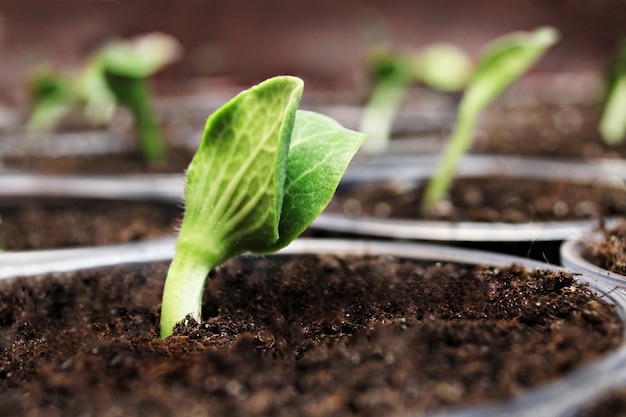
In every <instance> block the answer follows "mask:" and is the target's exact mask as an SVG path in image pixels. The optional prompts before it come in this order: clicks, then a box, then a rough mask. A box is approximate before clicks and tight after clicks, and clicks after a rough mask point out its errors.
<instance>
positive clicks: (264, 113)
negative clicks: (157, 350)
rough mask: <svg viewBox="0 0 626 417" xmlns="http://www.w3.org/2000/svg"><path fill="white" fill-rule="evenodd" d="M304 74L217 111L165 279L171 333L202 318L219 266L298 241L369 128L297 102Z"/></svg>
mask: <svg viewBox="0 0 626 417" xmlns="http://www.w3.org/2000/svg"><path fill="white" fill-rule="evenodd" d="M302 90H303V82H302V80H300V79H298V78H295V77H288V76H281V77H275V78H271V79H269V80H267V81H265V82H263V83H261V84H259V85H257V86H255V87H252V88H251V89H249V90H246V91H243V92H242V93H240V94H239V95H237V96H236V97H235V98H234V99H232V100H231V101H230V102H228V103H227V104H225V105H224V106H223V107H221V108H220V109H218V110H217V111H216V112H215V113H213V115H211V116H210V117H209V119H208V120H207V123H206V127H205V130H204V134H203V138H202V142H201V144H200V147H199V148H198V151H197V152H196V154H195V156H194V158H193V160H192V161H191V164H190V165H189V168H188V170H187V176H186V185H185V213H184V217H183V221H182V224H181V227H180V232H179V235H178V241H177V246H176V252H175V255H174V258H173V260H172V263H171V265H170V268H169V271H168V273H167V278H166V281H165V289H164V292H163V304H162V309H161V336H162V337H167V336H169V335H171V334H172V330H173V328H174V326H175V324H176V323H178V322H181V321H184V320H185V318H186V317H187V316H191V317H193V318H194V319H196V320H198V321H199V320H200V319H201V317H200V312H201V304H202V293H203V288H204V284H205V281H206V279H207V276H208V274H209V271H210V270H211V269H213V268H214V267H216V266H218V265H220V264H222V263H223V262H225V261H226V260H227V259H229V258H231V257H233V256H236V255H238V254H241V253H243V252H253V253H269V252H273V251H276V250H278V249H280V248H282V247H284V246H286V245H287V244H289V243H290V242H291V241H292V240H293V239H295V238H296V237H297V236H298V235H299V234H300V233H302V232H303V231H304V229H305V228H306V227H307V226H308V225H309V224H310V223H311V222H312V221H313V220H314V219H315V217H317V216H318V215H319V214H320V213H321V212H322V210H323V209H324V208H325V207H326V205H327V204H328V203H329V201H330V199H331V197H332V195H333V193H334V191H335V189H336V187H337V185H338V183H339V180H340V178H341V176H342V175H343V172H344V171H345V169H346V168H347V165H348V163H349V161H350V159H351V158H352V156H353V155H354V154H355V152H356V151H357V149H358V147H359V146H360V145H361V143H362V142H363V141H364V140H365V135H363V134H361V133H358V132H354V131H350V130H346V129H344V128H342V127H341V126H340V125H339V124H338V123H337V122H335V121H334V120H332V119H329V118H327V117H325V116H322V115H320V114H317V113H312V112H306V111H301V110H297V107H298V104H299V102H300V97H301V95H302Z"/></svg>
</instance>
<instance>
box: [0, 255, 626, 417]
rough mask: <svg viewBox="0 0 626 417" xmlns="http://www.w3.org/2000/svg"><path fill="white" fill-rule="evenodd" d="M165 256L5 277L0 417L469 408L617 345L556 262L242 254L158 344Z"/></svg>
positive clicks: (609, 319)
mask: <svg viewBox="0 0 626 417" xmlns="http://www.w3.org/2000/svg"><path fill="white" fill-rule="evenodd" d="M166 270H167V264H166V263H157V264H142V265H135V266H126V267H115V268H107V269H102V270H91V271H87V272H81V273H75V274H74V277H75V278H74V279H73V280H71V281H68V280H67V279H66V276H67V275H68V274H55V275H53V276H49V277H47V279H41V280H33V279H29V280H23V279H21V280H16V281H14V282H10V283H8V284H7V288H5V289H4V290H3V292H2V294H1V296H0V347H1V348H2V350H1V351H0V352H1V353H0V409H2V410H3V414H4V415H7V416H18V415H19V416H46V417H54V416H65V415H81V416H104V415H123V416H173V415H181V416H189V415H199V414H200V415H229V416H272V417H273V416H330V415H332V416H356V415H359V416H376V417H378V416H381V415H396V414H399V413H403V412H407V411H416V410H426V411H433V410H440V409H447V408H454V407H461V406H464V405H468V404H482V403H490V402H494V401H498V400H501V399H503V398H507V397H511V396H513V395H516V394H519V393H520V392H522V391H524V390H525V389H528V388H530V387H533V386H537V385H541V384H543V383H546V382H548V381H554V380H556V379H558V378H560V377H562V376H563V375H564V374H566V373H568V372H570V371H571V370H572V369H574V368H576V367H578V366H580V365H582V364H584V363H588V362H589V361H591V360H593V359H594V358H597V357H598V356H599V355H602V354H603V353H605V352H607V351H609V350H611V349H614V348H616V347H617V346H618V345H619V344H620V343H621V342H622V332H623V325H622V324H621V322H620V321H619V319H618V318H617V315H616V311H615V309H614V308H613V307H611V306H609V305H608V304H606V303H605V302H603V301H602V299H601V298H598V297H596V296H594V295H593V294H592V292H591V291H590V290H589V289H588V288H587V287H586V286H584V285H579V284H577V283H576V282H575V280H574V279H573V277H572V275H570V274H568V273H554V272H548V271H540V270H539V271H534V272H532V273H531V272H528V271H526V270H524V269H523V268H521V267H517V266H512V267H510V268H503V269H494V268H485V267H477V268H475V267H462V266H458V265H457V266H455V265H449V264H440V263H437V264H423V263H418V262H415V261H407V260H401V259H396V258H393V257H389V256H385V257H366V258H358V257H333V256H320V257H318V256H300V257H297V258H292V259H291V260H290V261H289V262H288V263H287V264H285V265H284V266H281V264H277V263H275V262H274V261H272V260H270V259H269V258H249V257H245V258H238V259H236V260H233V261H229V262H228V263H227V264H226V265H225V266H223V267H220V268H218V269H217V270H215V271H213V272H212V273H211V279H210V281H209V284H208V286H207V291H206V293H205V302H204V308H203V310H204V311H203V314H204V317H206V321H203V322H202V323H200V324H197V323H194V322H192V323H190V325H189V326H179V327H178V328H177V330H176V332H175V335H174V336H173V337H170V338H168V339H165V340H162V339H159V338H158V337H157V334H158V331H159V329H158V322H159V303H160V296H161V291H162V285H163V280H164V276H165V274H166Z"/></svg>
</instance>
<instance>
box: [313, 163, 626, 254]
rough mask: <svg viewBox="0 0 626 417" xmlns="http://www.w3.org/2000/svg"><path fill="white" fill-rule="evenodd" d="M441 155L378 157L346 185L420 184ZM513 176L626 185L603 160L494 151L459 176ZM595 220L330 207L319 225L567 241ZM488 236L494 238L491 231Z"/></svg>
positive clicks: (411, 234)
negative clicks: (381, 214) (373, 213)
mask: <svg viewBox="0 0 626 417" xmlns="http://www.w3.org/2000/svg"><path fill="white" fill-rule="evenodd" d="M438 161H439V156H421V157H413V158H410V159H408V158H407V159H406V160H404V161H403V162H401V163H396V164H389V163H387V162H383V163H379V162H372V163H370V164H367V165H359V164H357V165H354V166H351V167H350V168H349V169H348V172H347V173H346V175H345V176H344V179H343V181H342V183H341V184H340V187H350V186H354V185H358V184H368V183H369V184H371V183H376V182H386V181H390V180H392V181H396V182H399V183H401V184H409V185H419V184H421V183H424V182H425V181H426V180H427V179H428V178H429V177H430V176H431V175H432V172H434V170H435V168H436V166H437V164H438ZM483 175H484V176H490V175H495V176H510V177H518V178H519V177H521V178H528V179H545V180H552V179H566V180H568V181H572V182H575V183H593V184H606V185H607V186H610V187H618V188H619V187H622V186H623V185H622V181H621V179H620V178H618V177H616V176H615V175H613V174H611V173H610V172H607V170H606V169H605V168H604V166H602V165H598V164H588V163H584V162H580V161H559V160H546V159H540V158H517V157H502V156H493V155H491V156H488V155H466V156H465V157H464V158H463V159H462V160H461V162H460V164H459V167H458V170H457V176H458V177H470V176H483ZM592 223H593V220H591V219H590V220H573V221H550V222H531V223H521V224H516V223H489V222H466V221H460V222H450V221H431V220H410V219H397V218H378V217H365V216H350V215H346V214H342V213H333V212H328V211H326V212H324V213H322V215H321V216H319V217H318V218H317V219H316V221H315V222H314V223H313V226H312V227H314V228H317V229H320V230H326V231H334V232H344V233H350V234H356V235H369V236H378V237H388V238H398V239H418V240H429V241H445V242H484V241H492V242H541V241H562V240H565V239H568V238H571V237H576V236H579V235H580V233H581V232H582V231H584V230H586V229H587V228H588V227H589V226H590V225H591V224H592ZM486 236H488V238H487V237H486Z"/></svg>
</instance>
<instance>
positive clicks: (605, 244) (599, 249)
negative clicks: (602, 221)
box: [583, 221, 626, 276]
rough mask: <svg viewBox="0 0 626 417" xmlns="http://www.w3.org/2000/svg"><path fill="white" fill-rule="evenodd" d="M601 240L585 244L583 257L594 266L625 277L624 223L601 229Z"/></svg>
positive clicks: (625, 233) (625, 240) (625, 239)
mask: <svg viewBox="0 0 626 417" xmlns="http://www.w3.org/2000/svg"><path fill="white" fill-rule="evenodd" d="M600 231H601V233H602V238H601V239H599V240H597V241H588V242H585V244H584V247H583V257H584V258H585V259H586V260H588V261H589V262H591V263H593V264H594V265H598V266H599V267H601V268H603V269H606V270H607V271H611V272H615V273H618V274H620V275H625V276H626V221H620V222H618V223H617V225H615V226H614V227H606V226H602V227H601V230H600Z"/></svg>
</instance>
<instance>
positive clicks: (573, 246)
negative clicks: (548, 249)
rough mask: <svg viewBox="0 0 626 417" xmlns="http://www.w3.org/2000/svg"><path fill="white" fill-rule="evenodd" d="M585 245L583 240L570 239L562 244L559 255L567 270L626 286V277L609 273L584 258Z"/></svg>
mask: <svg viewBox="0 0 626 417" xmlns="http://www.w3.org/2000/svg"><path fill="white" fill-rule="evenodd" d="M583 245H584V242H583V241H582V240H581V239H569V240H566V241H565V242H563V243H562V244H561V247H560V248H559V254H560V256H561V263H562V264H563V266H564V267H565V268H568V269H570V270H572V271H577V272H580V273H582V274H585V275H589V276H598V277H601V278H602V279H603V280H606V281H610V282H613V283H614V284H615V285H618V286H625V285H626V276H624V275H621V274H618V273H617V272H612V271H609V270H608V269H604V268H602V267H600V266H598V265H595V264H594V263H592V262H589V261H588V260H586V259H585V258H584V257H583V256H582V253H583Z"/></svg>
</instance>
